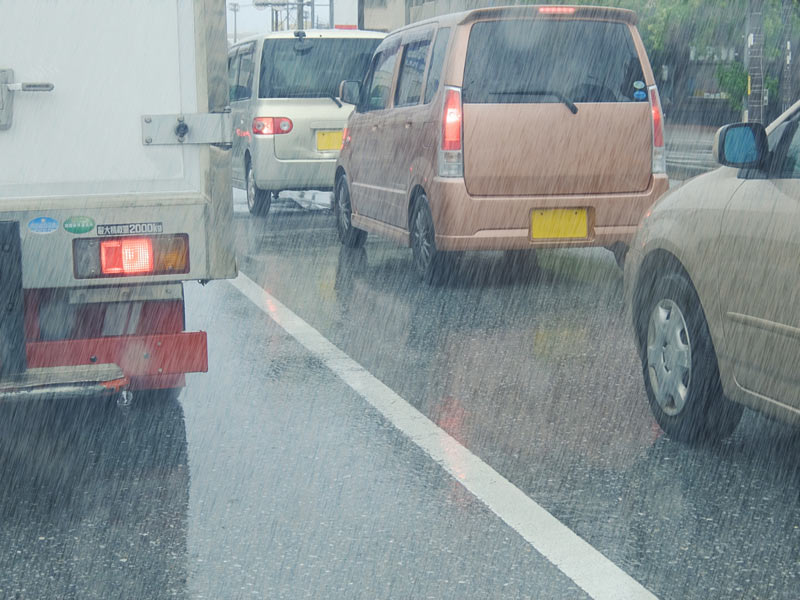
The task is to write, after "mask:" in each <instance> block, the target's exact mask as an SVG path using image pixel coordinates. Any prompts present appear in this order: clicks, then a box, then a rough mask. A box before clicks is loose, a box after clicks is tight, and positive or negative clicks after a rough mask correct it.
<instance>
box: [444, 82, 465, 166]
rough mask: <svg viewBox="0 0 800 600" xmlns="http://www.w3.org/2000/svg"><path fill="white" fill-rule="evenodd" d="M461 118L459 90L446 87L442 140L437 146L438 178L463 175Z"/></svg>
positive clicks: (462, 115)
mask: <svg viewBox="0 0 800 600" xmlns="http://www.w3.org/2000/svg"><path fill="white" fill-rule="evenodd" d="M463 117H464V114H463V109H462V106H461V89H460V88H457V87H449V86H448V87H446V88H445V91H444V109H443V112H442V140H441V144H440V146H439V176H440V177H462V176H463V175H464V151H463V144H462V140H463V129H464V128H463V120H464V119H463Z"/></svg>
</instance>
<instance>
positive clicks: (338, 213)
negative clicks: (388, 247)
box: [333, 175, 367, 248]
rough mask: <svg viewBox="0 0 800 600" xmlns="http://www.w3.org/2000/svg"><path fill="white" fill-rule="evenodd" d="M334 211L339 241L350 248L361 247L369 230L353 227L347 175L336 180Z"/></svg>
mask: <svg viewBox="0 0 800 600" xmlns="http://www.w3.org/2000/svg"><path fill="white" fill-rule="evenodd" d="M333 212H334V216H335V217H336V233H337V234H338V235H339V241H340V242H341V243H342V244H343V245H344V246H347V247H348V248H361V247H362V246H363V245H364V242H366V241H367V232H366V231H364V230H362V229H357V228H355V227H353V223H352V220H351V218H352V215H353V208H352V205H351V204H350V187H349V186H348V185H347V177H346V176H345V175H342V176H341V177H340V178H339V180H338V181H337V182H336V193H335V198H334V201H333Z"/></svg>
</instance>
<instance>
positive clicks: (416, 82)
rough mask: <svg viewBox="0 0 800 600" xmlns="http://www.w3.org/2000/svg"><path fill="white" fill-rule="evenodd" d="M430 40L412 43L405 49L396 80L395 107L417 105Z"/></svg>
mask: <svg viewBox="0 0 800 600" xmlns="http://www.w3.org/2000/svg"><path fill="white" fill-rule="evenodd" d="M430 43H431V42H430V40H422V41H419V42H414V43H412V44H409V45H408V46H406V47H405V50H404V52H403V64H402V65H401V66H400V74H399V75H398V80H397V96H396V98H395V105H396V106H411V105H413V104H419V95H420V91H421V90H422V76H423V75H424V74H425V59H426V58H427V57H428V46H430Z"/></svg>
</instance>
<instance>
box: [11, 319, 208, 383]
mask: <svg viewBox="0 0 800 600" xmlns="http://www.w3.org/2000/svg"><path fill="white" fill-rule="evenodd" d="M26 351H27V352H26V353H27V357H28V367H29V368H31V369H32V368H43V367H61V366H74V365H94V364H116V365H118V366H119V367H120V368H121V369H122V371H123V373H124V375H125V377H128V378H130V379H131V380H135V379H147V380H150V381H153V380H157V379H160V378H165V379H166V380H168V381H174V380H175V376H180V375H183V374H185V373H205V372H206V371H208V342H207V339H206V333H205V331H195V332H182V333H168V334H156V335H147V336H118V337H101V338H90V339H78V340H61V341H55V342H29V343H28V344H27V348H26ZM135 387H139V386H135ZM153 387H164V386H158V385H156V386H153Z"/></svg>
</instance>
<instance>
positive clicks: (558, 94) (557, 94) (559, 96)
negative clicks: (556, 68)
mask: <svg viewBox="0 0 800 600" xmlns="http://www.w3.org/2000/svg"><path fill="white" fill-rule="evenodd" d="M489 94H490V95H494V96H552V97H553V98H557V99H558V100H559V101H560V102H562V103H563V104H565V105H566V107H567V108H568V109H569V110H570V112H571V113H572V114H573V115H575V114H577V113H578V107H577V106H576V105H575V103H574V102H573V101H572V100H570V99H569V98H567V97H566V96H565V95H564V94H562V93H561V92H556V91H553V90H507V91H505V90H504V91H502V92H489Z"/></svg>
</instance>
